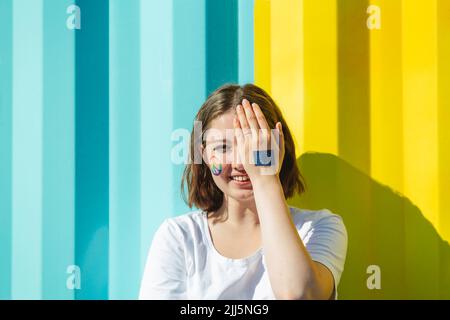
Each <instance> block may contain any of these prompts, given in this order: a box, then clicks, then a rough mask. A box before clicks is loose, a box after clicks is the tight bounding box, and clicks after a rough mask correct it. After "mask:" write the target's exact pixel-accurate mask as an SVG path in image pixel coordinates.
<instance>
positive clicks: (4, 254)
mask: <svg viewBox="0 0 450 320" xmlns="http://www.w3.org/2000/svg"><path fill="white" fill-rule="evenodd" d="M0 39H2V40H1V41H0V150H1V153H2V156H1V157H0V300H6V299H10V298H11V237H12V234H11V223H12V221H11V210H12V203H11V200H12V199H11V197H12V194H11V183H12V176H11V169H12V163H11V162H12V144H11V143H12V141H11V140H12V0H2V1H0Z"/></svg>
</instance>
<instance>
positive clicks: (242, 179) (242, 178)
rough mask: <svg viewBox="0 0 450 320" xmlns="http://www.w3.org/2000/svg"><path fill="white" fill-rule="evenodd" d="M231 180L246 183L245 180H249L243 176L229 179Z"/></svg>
mask: <svg viewBox="0 0 450 320" xmlns="http://www.w3.org/2000/svg"><path fill="white" fill-rule="evenodd" d="M231 179H233V180H236V181H247V180H249V178H248V177H244V176H234V177H231Z"/></svg>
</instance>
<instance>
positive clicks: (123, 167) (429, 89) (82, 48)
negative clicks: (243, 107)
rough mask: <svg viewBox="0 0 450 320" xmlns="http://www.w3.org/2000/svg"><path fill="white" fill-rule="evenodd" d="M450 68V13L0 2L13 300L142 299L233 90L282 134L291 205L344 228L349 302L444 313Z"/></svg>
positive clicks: (205, 0) (448, 263)
mask: <svg viewBox="0 0 450 320" xmlns="http://www.w3.org/2000/svg"><path fill="white" fill-rule="evenodd" d="M74 4H75V5H76V6H73V5H74ZM373 5H375V6H373ZM77 8H80V11H79V12H78V11H77ZM379 10H380V11H379ZM78 22H80V29H77V28H76V27H77V25H76V23H78ZM378 22H379V24H377V23H378ZM368 24H369V25H368ZM369 26H370V28H369ZM74 27H75V29H74ZM372 27H373V28H372ZM449 55H450V1H448V0H431V1H423V0H403V1H402V0H379V1H367V0H366V1H363V0H355V1H348V0H321V1H313V0H303V1H301V0H271V1H269V0H254V1H253V0H215V1H211V0H171V1H169V0H168V1H156V0H110V1H106V0H79V1H73V0H72V1H66V0H33V1H31V0H0V150H1V157H0V177H1V179H0V240H1V241H0V298H1V299H11V298H12V299H17V298H33V299H40V298H44V299H45V298H56V299H73V298H76V299H90V298H96V299H107V298H114V299H122V298H131V299H133V298H136V297H137V293H138V289H139V282H140V277H141V272H142V268H143V263H144V261H145V258H146V254H147V250H148V247H149V245H150V242H151V239H152V235H153V232H154V231H155V230H156V228H157V227H158V226H159V224H160V223H161V222H162V220H163V219H164V218H166V217H169V216H175V215H179V214H182V213H186V212H187V211H188V210H189V208H187V207H186V205H185V204H184V203H183V202H182V200H181V197H180V193H179V184H180V177H181V173H182V170H183V165H182V164H176V163H173V162H172V161H171V159H172V158H171V155H172V152H173V149H172V148H173V146H175V145H176V144H178V143H180V142H182V141H183V140H182V139H183V136H182V135H173V133H174V130H176V129H179V128H185V129H187V130H189V131H190V129H191V128H192V125H193V122H192V121H193V117H194V115H195V113H196V111H197V110H198V108H199V107H200V105H201V104H202V103H203V101H204V100H205V98H206V97H207V95H208V94H209V93H210V92H211V91H213V90H214V89H215V88H217V87H218V86H220V85H221V84H223V83H225V82H237V83H241V84H243V83H248V82H255V83H256V84H258V85H261V86H262V87H263V88H265V89H266V90H267V91H269V92H270V93H271V94H272V95H273V97H274V98H275V100H276V101H277V102H278V104H279V105H280V107H281V108H282V110H283V112H284V114H285V116H286V118H287V119H288V124H289V126H290V128H291V130H292V131H293V132H294V136H295V139H296V146H297V155H298V161H299V164H300V166H301V169H302V172H303V173H304V176H305V177H306V182H307V185H308V192H307V193H306V194H305V195H304V196H303V197H301V198H298V197H296V198H294V199H291V200H290V201H289V202H290V203H291V204H294V205H298V206H301V207H308V208H322V207H327V208H330V209H331V210H333V211H335V212H336V213H338V214H340V215H342V216H343V217H344V220H345V223H346V225H347V228H348V231H349V252H348V256H347V265H346V270H345V272H344V275H343V278H342V282H341V286H340V288H339V291H340V295H339V296H340V298H342V299H345V298H375V299H376V298H450V246H449V244H448V241H450V200H449V199H450V198H449V197H448V196H447V192H446V191H447V190H450V169H449V168H448V166H447V163H450V130H449V129H448V126H449V124H450V94H449V92H450V91H448V87H450V61H449V59H447V57H448V56H449ZM73 265H75V266H78V267H79V268H80V269H79V274H77V276H78V275H79V279H78V278H77V279H78V280H80V281H79V283H78V284H79V285H80V286H81V287H80V288H79V289H76V288H72V287H71V286H70V283H72V280H73V276H74V271H73V270H75V271H77V270H76V269H73V268H71V266H73ZM371 265H376V266H379V268H380V271H381V289H372V290H370V289H369V288H368V285H367V281H368V278H369V277H370V276H371V273H370V272H368V268H369V269H370V266H371Z"/></svg>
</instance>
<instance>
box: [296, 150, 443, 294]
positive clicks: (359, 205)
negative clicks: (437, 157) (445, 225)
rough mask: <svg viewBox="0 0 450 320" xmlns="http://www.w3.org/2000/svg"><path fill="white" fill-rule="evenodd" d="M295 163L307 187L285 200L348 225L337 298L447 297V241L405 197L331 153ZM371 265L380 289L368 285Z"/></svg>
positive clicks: (319, 154) (313, 155) (308, 154)
mask: <svg viewBox="0 0 450 320" xmlns="http://www.w3.org/2000/svg"><path fill="white" fill-rule="evenodd" d="M297 163H298V165H299V168H300V170H301V172H302V174H303V176H304V178H305V181H306V187H307V191H306V193H305V194H304V195H302V196H297V197H294V198H292V199H289V201H288V202H289V204H290V205H294V206H297V207H301V208H307V209H322V208H328V209H330V210H331V211H333V212H334V213H337V214H339V215H340V216H341V217H342V218H343V219H344V223H345V225H346V227H347V231H348V238H349V240H348V241H349V242H348V251H347V260H346V264H345V270H344V273H343V275H342V278H341V282H340V285H339V298H340V299H450V246H449V244H448V242H446V241H443V240H442V239H441V237H440V236H439V234H438V233H437V232H436V230H435V229H434V227H433V225H432V224H431V223H430V222H429V221H428V220H427V219H425V217H424V216H423V214H422V213H421V211H420V210H419V208H417V207H416V206H415V205H414V204H413V203H412V202H411V201H410V200H409V199H407V198H405V197H404V196H402V195H401V194H399V193H397V192H395V191H394V190H392V189H390V188H389V187H387V186H385V185H382V184H380V183H378V182H377V181H375V180H373V179H372V178H370V177H369V176H367V175H366V174H364V173H363V172H361V171H360V170H358V169H356V168H355V167H353V166H352V165H350V164H349V163H347V162H345V161H344V160H342V159H340V158H339V157H337V156H334V155H331V154H324V153H305V154H303V155H302V156H301V157H300V158H299V159H298V160H297ZM371 265H376V266H379V268H380V275H381V277H380V279H381V281H380V283H381V288H380V289H369V288H368V285H367V282H368V279H369V278H370V276H371V275H372V274H373V271H370V272H368V267H369V266H371ZM369 282H370V283H372V281H369Z"/></svg>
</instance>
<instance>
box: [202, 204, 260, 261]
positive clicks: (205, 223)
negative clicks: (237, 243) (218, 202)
mask: <svg viewBox="0 0 450 320" xmlns="http://www.w3.org/2000/svg"><path fill="white" fill-rule="evenodd" d="M201 216H202V222H203V232H204V234H205V236H206V242H207V243H208V247H209V248H210V249H211V251H212V252H213V254H214V255H215V256H216V257H217V258H218V259H219V260H221V261H223V262H225V263H232V264H239V265H247V264H249V263H250V262H252V261H254V260H256V259H258V258H259V257H260V256H261V254H262V251H263V247H260V248H259V249H258V250H256V251H255V252H253V253H252V254H251V255H249V256H247V257H245V258H239V259H233V258H229V257H225V256H224V255H222V254H221V253H220V252H219V251H217V249H216V247H215V246H214V243H213V241H212V237H211V233H210V232H211V231H210V230H209V224H208V216H207V214H206V211H201Z"/></svg>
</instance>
